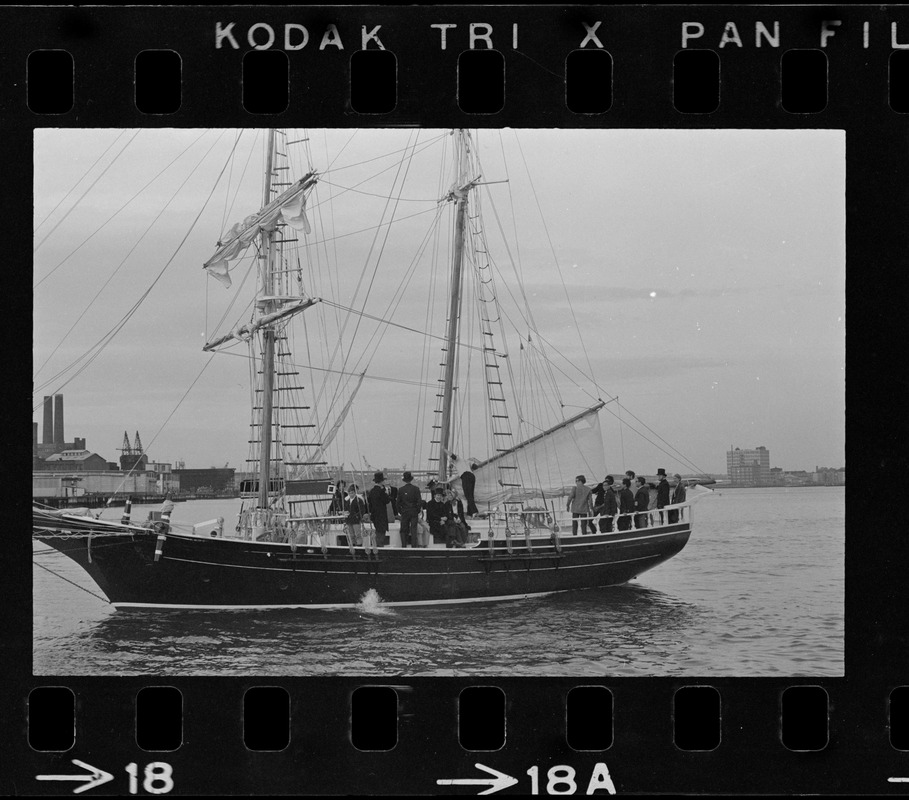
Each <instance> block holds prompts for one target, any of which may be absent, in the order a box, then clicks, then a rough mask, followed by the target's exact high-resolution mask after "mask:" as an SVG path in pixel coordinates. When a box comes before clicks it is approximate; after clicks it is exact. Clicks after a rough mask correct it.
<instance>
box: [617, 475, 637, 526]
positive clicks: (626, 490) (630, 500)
mask: <svg viewBox="0 0 909 800" xmlns="http://www.w3.org/2000/svg"><path fill="white" fill-rule="evenodd" d="M633 511H634V492H632V491H631V478H622V488H621V489H620V490H619V514H620V516H619V520H618V528H619V530H620V531H627V530H628V529H629V528H630V527H631V517H630V516H628V515H630V514H631V513H632V512H633Z"/></svg>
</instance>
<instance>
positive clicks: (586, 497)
mask: <svg viewBox="0 0 909 800" xmlns="http://www.w3.org/2000/svg"><path fill="white" fill-rule="evenodd" d="M592 497H593V492H592V491H591V490H590V487H589V486H587V478H585V477H584V476H583V475H578V476H577V477H576V478H575V479H574V488H573V489H572V490H571V492H569V494H568V508H567V510H568V511H570V512H571V535H572V536H577V535H578V520H579V519H581V518H583V517H588V518H589V517H592V516H593V501H592ZM588 525H589V526H590V532H591V533H596V532H597V529H596V525H594V524H593V520H592V519H585V520H584V522H583V524H582V525H581V533H582V534H583V533H587V526H588Z"/></svg>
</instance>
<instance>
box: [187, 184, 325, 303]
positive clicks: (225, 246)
mask: <svg viewBox="0 0 909 800" xmlns="http://www.w3.org/2000/svg"><path fill="white" fill-rule="evenodd" d="M315 180H316V178H315V173H314V172H310V173H307V174H306V175H304V176H303V177H302V178H300V180H298V181H297V182H296V183H295V184H294V185H293V186H291V187H290V188H289V189H288V190H287V191H286V192H282V193H281V194H280V195H279V196H278V197H276V198H275V199H274V200H272V201H271V202H270V203H269V204H268V205H267V206H265V207H264V208H263V209H262V210H261V211H259V212H258V213H256V214H250V215H249V216H248V217H245V218H244V219H243V220H242V221H240V222H236V223H234V224H233V225H232V226H231V227H230V229H229V230H228V231H227V233H226V234H224V236H223V237H221V240H220V241H219V242H218V249H217V250H216V251H215V254H214V255H213V256H212V257H211V258H210V259H208V261H206V262H205V264H203V267H204V268H205V269H206V270H208V274H209V275H211V276H212V277H213V278H215V279H216V280H218V281H219V282H220V283H222V284H224V286H226V287H230V265H229V263H228V262H230V261H233V260H234V259H236V258H239V257H240V256H241V255H243V253H244V252H245V251H246V248H247V247H249V245H250V244H252V242H253V240H254V239H255V238H256V236H258V235H259V232H260V231H262V230H271V229H272V228H274V227H275V226H276V225H277V224H278V222H279V221H283V222H286V223H287V224H288V225H290V226H291V227H292V228H293V229H294V230H298V231H303V232H304V233H309V232H310V230H311V229H310V225H309V220H308V219H307V218H306V195H305V192H306V190H307V189H308V188H309V187H310V186H312V184H313V183H315Z"/></svg>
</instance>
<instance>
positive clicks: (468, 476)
mask: <svg viewBox="0 0 909 800" xmlns="http://www.w3.org/2000/svg"><path fill="white" fill-rule="evenodd" d="M476 468H477V464H476V462H475V461H473V460H471V461H469V462H468V461H465V460H464V459H463V458H458V457H457V455H455V454H454V453H452V454H451V470H450V472H451V477H452V479H454V478H460V479H461V489H462V490H463V492H464V498H465V499H466V500H467V516H468V517H472V516H474V515H475V514H478V513H479V509H478V508H477V504H476V502H475V501H474V497H473V493H474V490H475V489H476V485H477V476H476V475H474V474H473V473H474V471H475V470H476Z"/></svg>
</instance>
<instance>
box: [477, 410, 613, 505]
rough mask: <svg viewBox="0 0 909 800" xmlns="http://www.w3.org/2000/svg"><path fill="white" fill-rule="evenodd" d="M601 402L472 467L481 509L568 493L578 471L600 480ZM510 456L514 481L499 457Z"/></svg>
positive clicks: (603, 460) (602, 455) (603, 466)
mask: <svg viewBox="0 0 909 800" xmlns="http://www.w3.org/2000/svg"><path fill="white" fill-rule="evenodd" d="M602 407H603V403H600V404H598V405H596V406H594V407H593V408H590V409H587V410H586V411H583V412H582V413H580V414H578V415H577V416H575V417H572V418H571V419H569V420H566V421H565V422H562V423H560V424H558V425H556V426H555V427H553V428H550V429H549V430H548V431H544V432H543V433H541V434H538V435H537V436H534V437H531V438H530V439H527V440H526V441H525V442H523V443H521V444H519V445H517V446H516V447H513V448H511V449H510V450H508V451H506V452H504V453H500V454H499V455H497V456H495V457H493V458H491V459H489V460H488V461H484V462H482V463H481V464H480V465H479V466H478V468H477V469H476V470H475V471H474V474H475V475H476V479H477V482H476V487H475V489H474V497H475V499H476V503H477V505H478V506H479V507H480V508H481V509H483V508H485V507H486V506H487V505H492V506H495V505H498V504H499V503H502V502H504V501H518V500H532V499H537V500H539V499H540V498H541V497H544V498H552V497H559V496H562V495H565V494H567V493H568V492H569V491H570V490H571V488H572V487H573V486H574V481H575V477H576V476H577V475H584V476H585V477H586V478H587V482H588V483H591V482H592V481H594V479H595V481H596V482H599V481H600V480H602V479H603V476H604V475H605V474H606V455H605V453H604V451H603V437H602V434H601V432H600V418H599V416H598V413H597V412H599V410H600V409H601V408H602ZM503 459H508V462H509V463H510V464H514V465H515V466H517V469H516V470H514V474H515V480H514V481H513V483H515V484H520V486H509V485H506V482H505V481H504V480H502V479H501V478H500V477H499V475H500V472H501V471H500V470H498V469H497V466H498V464H499V462H501V461H502V460H503ZM510 482H511V481H509V483H510Z"/></svg>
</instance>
